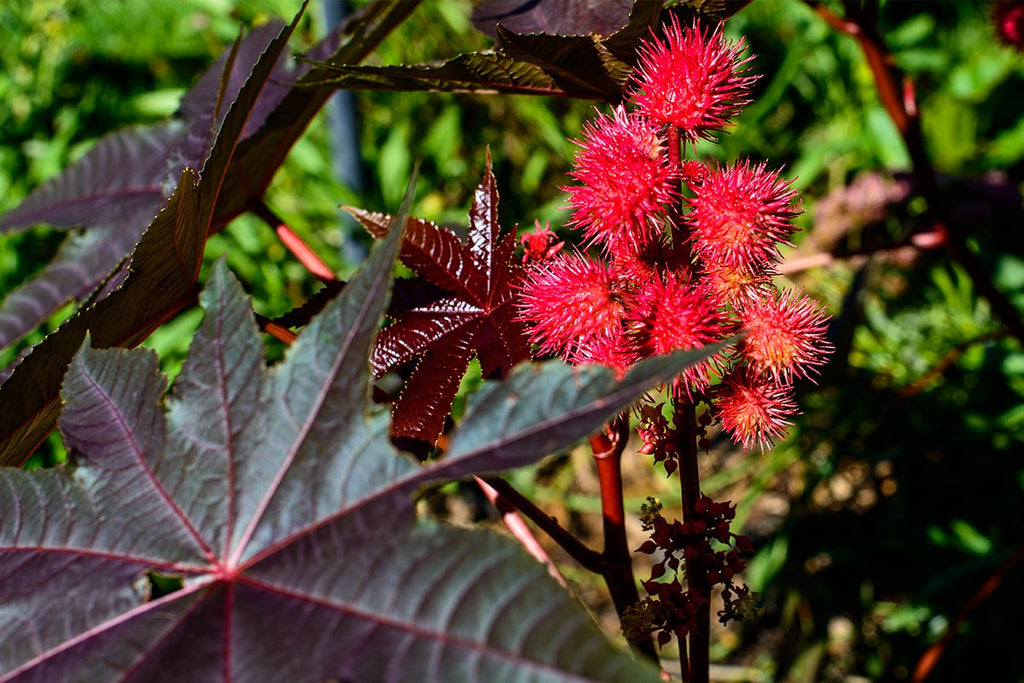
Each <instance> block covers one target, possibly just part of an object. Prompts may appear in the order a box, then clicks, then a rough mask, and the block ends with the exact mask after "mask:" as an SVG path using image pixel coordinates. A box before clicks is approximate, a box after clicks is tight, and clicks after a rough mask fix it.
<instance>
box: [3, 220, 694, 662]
mask: <svg viewBox="0 0 1024 683" xmlns="http://www.w3.org/2000/svg"><path fill="white" fill-rule="evenodd" d="M398 220H400V219H398ZM400 239H401V230H394V231H393V234H392V235H390V236H389V238H388V239H386V240H384V241H383V242H382V243H381V244H380V245H378V247H377V248H376V249H375V250H374V251H373V253H372V254H371V256H370V258H369V259H368V261H367V262H366V263H365V264H364V266H363V267H362V268H361V269H360V271H359V273H358V274H357V275H356V276H355V277H354V278H353V279H352V281H350V282H349V284H348V285H347V286H346V287H345V288H344V290H343V291H342V293H341V294H340V295H339V296H338V297H337V298H336V299H335V300H333V301H332V302H331V303H329V304H328V305H327V306H326V307H325V309H324V310H323V312H322V313H321V314H320V315H319V316H317V317H316V318H315V319H314V320H313V321H312V322H311V323H310V324H309V325H308V326H307V327H306V328H305V329H304V330H303V331H302V332H301V333H300V335H299V338H298V339H297V341H296V342H295V344H294V345H293V346H292V347H291V348H290V350H289V352H288V354H287V355H286V358H285V360H284V361H283V362H282V363H281V364H279V365H277V366H275V367H273V368H271V369H269V370H267V369H266V368H265V367H264V362H263V358H262V353H261V349H260V342H259V333H258V331H257V328H256V325H255V323H254V321H253V317H252V314H251V309H250V307H249V304H248V302H247V300H246V298H245V296H244V294H243V293H242V289H241V286H240V285H239V284H238V282H237V281H236V280H234V278H233V277H232V276H231V275H230V274H229V273H228V271H227V269H226V267H225V266H224V263H223V261H221V262H219V263H218V264H217V266H216V267H215V268H214V271H213V273H212V275H211V277H210V280H209V282H208V285H207V287H206V289H205V291H204V292H203V294H202V297H201V298H202V304H203V306H204V308H205V309H206V317H205V319H204V321H203V323H202V325H201V327H200V329H199V331H198V332H197V334H196V337H195V339H194V340H193V343H192V348H191V351H190V354H189V357H188V359H187V361H186V363H185V366H184V368H183V369H182V373H181V375H180V376H179V379H178V381H177V384H176V386H175V388H174V390H173V392H172V394H171V395H170V397H167V398H166V399H163V402H164V404H165V405H161V399H162V395H163V393H164V387H165V382H164V380H163V378H161V377H160V375H159V374H158V372H157V368H156V358H155V356H154V355H153V354H152V353H151V352H148V351H142V350H123V349H111V350H94V349H92V348H90V347H89V346H88V344H86V345H83V348H82V350H81V351H80V353H79V354H78V355H77V356H76V358H75V360H74V361H73V363H72V365H71V368H70V370H69V372H68V374H67V377H66V379H65V382H64V389H63V399H64V403H65V408H64V412H63V415H62V417H61V430H62V433H63V434H64V438H65V441H66V443H67V445H68V447H69V449H70V450H71V462H70V463H69V464H68V465H65V466H62V467H59V468H56V469H53V470H36V471H31V472H26V471H22V470H17V469H2V470H0V518H2V519H3V520H4V523H3V525H0V567H2V568H3V569H2V570H0V604H3V605H4V609H3V610H0V636H2V637H0V680H3V681H54V680H77V679H88V680H131V681H136V680H137V681H147V682H148V681H154V682H159V681H182V680H188V681H254V680H258V681H306V680H326V679H332V680H351V681H363V680H382V681H452V680H460V681H461V680H466V681H495V680H501V681H512V680H550V681H596V680H601V681H642V680H650V681H655V680H657V679H658V677H657V671H656V670H655V669H654V668H653V667H650V665H648V664H645V663H641V662H637V661H634V660H633V659H632V658H631V657H630V656H629V655H628V654H627V653H625V652H622V651H618V650H616V649H615V648H614V647H612V646H611V644H610V643H608V642H607V641H606V640H605V639H604V637H603V636H601V635H600V633H599V632H598V631H597V629H596V627H595V626H594V624H593V623H592V622H591V620H590V618H589V617H588V616H587V614H586V613H585V611H584V610H583V609H582V608H581V606H580V605H578V604H577V603H575V602H574V601H573V600H572V599H571V598H570V597H569V596H568V595H567V594H566V593H565V592H564V591H563V590H562V589H561V588H560V587H559V586H558V585H557V584H556V583H555V582H553V581H552V580H551V578H550V577H549V576H548V575H547V572H546V570H545V568H544V567H543V566H542V565H540V564H538V563H536V562H535V561H534V560H532V559H531V558H529V557H528V556H526V555H525V553H524V552H523V551H522V550H521V549H520V548H519V547H518V546H517V545H516V544H514V543H513V542H512V541H510V540H508V539H504V538H501V537H498V536H496V535H493V534H491V533H489V532H484V531H471V530H465V529H456V528H450V527H447V526H443V525H439V524H437V523H431V522H423V521H417V520H416V517H415V513H414V504H413V494H414V492H415V491H416V490H418V489H419V488H420V487H422V486H423V485H424V484H425V483H427V482H429V481H432V480H435V479H439V478H447V477H448V476H449V475H451V474H455V473H458V474H463V473H468V472H475V471H487V470H494V469H499V468H505V467H509V466H514V465H519V464H523V463H526V462H531V461H535V460H537V459H538V458H540V457H541V456H543V455H544V454H545V453H546V451H545V450H543V449H546V448H552V449H557V448H562V447H565V446H567V445H569V444H570V443H572V442H573V441H574V440H576V439H578V438H579V437H580V436H581V435H583V434H585V433H587V432H588V431H590V430H592V429H595V428H596V427H597V426H599V425H600V424H601V422H602V421H603V420H604V419H606V418H607V417H608V416H609V414H611V413H614V412H615V411H617V410H619V409H621V408H622V407H623V406H624V405H627V404H628V403H630V402H632V401H633V400H635V398H636V397H637V395H639V393H640V392H642V391H643V390H645V389H647V388H650V387H651V386H652V385H653V384H655V383H657V382H659V381H664V380H666V379H668V378H669V377H671V376H672V375H673V374H675V373H676V372H678V371H679V370H681V369H682V368H684V367H685V366H686V365H687V362H688V361H691V360H693V358H692V356H694V355H695V354H691V357H690V358H687V359H683V360H681V359H680V358H678V357H672V358H669V359H655V360H657V361H660V363H661V365H660V366H659V367H658V368H657V369H656V370H652V369H651V368H652V367H653V366H650V365H644V364H641V365H640V366H638V368H647V370H645V371H642V372H646V374H645V375H644V376H643V378H641V379H637V378H636V377H634V379H632V380H629V378H628V377H627V380H625V381H623V382H617V381H615V380H614V378H613V377H612V375H611V373H610V372H609V371H607V370H603V369H599V368H588V369H584V370H578V369H572V368H566V367H565V366H562V365H560V364H558V363H549V364H546V365H543V366H540V367H538V368H536V369H535V370H533V371H523V372H519V373H516V374H515V375H514V376H513V378H512V380H510V382H509V383H497V384H495V385H493V388H491V389H490V390H489V398H488V400H487V401H486V404H487V405H490V406H491V408H486V407H484V408H481V407H480V406H477V407H476V408H473V409H471V412H470V414H471V415H474V414H475V415H477V417H470V418H468V419H467V422H466V424H465V425H463V427H462V429H460V430H459V432H457V433H456V436H455V442H453V443H457V444H461V445H459V446H458V448H456V449H453V451H452V452H451V454H450V457H449V458H447V459H446V460H444V461H442V462H440V463H438V464H436V465H433V466H431V467H429V468H423V467H420V466H418V465H417V464H415V463H414V462H413V461H412V460H411V459H409V458H407V457H405V456H402V455H399V454H398V453H397V452H396V451H394V450H393V448H392V447H391V445H390V441H389V439H388V435H387V426H388V425H387V419H386V417H385V416H383V415H381V414H379V413H377V414H369V413H368V409H369V396H368V388H369V379H370V370H369V366H368V362H367V357H368V355H369V352H370V347H371V345H372V341H373V336H374V334H375V331H376V329H377V327H378V324H379V320H380V317H381V315H382V314H383V311H384V307H385V303H386V299H387V293H388V289H389V286H390V277H391V270H392V268H391V263H392V259H393V258H394V256H395V254H396V252H397V249H398V244H399V241H400ZM648 363H649V362H648ZM567 373H568V374H567ZM556 385H557V386H556ZM481 410H482V411H483V412H479V411H481ZM489 410H496V411H497V412H488V411H489ZM537 411H546V414H545V421H544V422H543V423H542V424H541V425H540V426H538V425H536V424H531V423H529V420H530V419H532V418H531V416H533V415H535V414H537ZM478 422H486V423H487V424H486V425H483V424H478V425H476V426H475V427H474V424H476V423H478ZM461 433H465V434H466V435H467V436H466V437H464V438H463V437H460V436H459V434H461ZM543 433H547V436H544V435H543ZM492 453H493V457H492V456H491V455H489V454H492ZM150 572H156V573H159V574H161V575H164V576H179V577H181V578H182V584H181V588H179V589H178V590H176V591H174V592H171V593H169V594H167V595H165V596H163V597H160V598H158V599H152V598H151V597H150V591H149V586H150V581H149V579H148V576H149V573H150Z"/></svg>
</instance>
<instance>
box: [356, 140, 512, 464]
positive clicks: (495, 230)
mask: <svg viewBox="0 0 1024 683" xmlns="http://www.w3.org/2000/svg"><path fill="white" fill-rule="evenodd" d="M347 210H348V212H349V213H351V214H352V215H353V216H354V217H355V218H356V219H357V220H358V221H359V222H360V223H362V224H363V225H364V226H365V227H366V229H367V230H369V232H370V233H371V234H372V235H374V236H375V237H378V238H380V237H382V236H384V235H385V234H387V229H388V228H387V226H388V225H389V224H390V223H391V217H390V216H387V215H385V214H380V213H373V212H369V211H364V210H362V209H353V208H347ZM497 210H498V190H497V186H496V184H495V180H494V175H493V173H491V160H490V153H489V152H488V156H487V169H486V171H485V172H484V178H483V181H482V182H481V184H480V186H479V187H478V188H477V190H476V193H475V195H474V198H473V204H472V207H471V208H470V212H469V231H468V233H467V236H466V241H462V240H460V239H459V238H458V237H457V236H456V235H455V233H453V232H452V231H451V230H448V229H446V228H442V227H439V226H437V225H435V224H433V223H430V222H428V221H424V220H420V219H416V218H410V219H408V220H407V221H406V237H405V241H404V242H403V243H402V249H401V251H400V253H399V258H400V259H401V260H402V262H403V263H404V264H405V265H407V266H408V267H409V268H411V269H413V270H415V271H416V273H417V274H418V275H419V277H418V278H417V279H416V280H413V283H412V284H413V286H415V283H417V282H421V283H422V284H423V285H425V286H427V287H426V288H427V289H428V290H430V291H432V292H434V293H436V292H438V291H440V292H444V293H446V295H444V296H430V297H426V298H425V299H424V300H422V301H410V302H407V303H408V305H405V306H392V308H391V310H390V311H389V316H390V317H391V318H392V320H393V322H392V324H391V325H389V326H388V327H386V328H384V330H382V331H381V334H380V336H379V337H378V339H377V344H376V345H375V346H374V351H373V356H372V363H373V369H374V372H375V373H376V374H377V375H378V376H380V375H383V374H385V373H387V372H389V371H391V370H394V369H395V368H397V367H398V366H399V365H401V364H403V363H405V362H407V361H410V360H413V359H416V361H417V363H416V368H415V370H414V371H413V373H412V375H411V376H410V377H409V379H408V381H407V382H406V385H405V387H404V389H403V391H402V394H401V396H400V397H399V398H398V400H397V401H396V402H395V407H394V423H393V426H392V433H393V434H394V436H395V437H396V438H401V439H415V440H418V441H421V442H425V443H427V444H433V442H434V441H435V440H436V438H437V435H438V434H440V432H441V430H442V428H443V426H444V421H445V418H446V417H447V416H448V413H449V412H450V411H451V407H452V401H453V400H454V398H455V394H456V392H457V390H458V388H459V381H460V380H461V378H462V375H463V374H464V373H465V371H466V367H467V365H468V364H469V361H470V359H471V358H472V356H473V355H476V356H477V357H478V358H479V360H480V364H481V367H482V369H483V373H484V376H485V377H504V376H505V375H506V374H508V372H509V370H511V368H512V367H513V366H514V365H515V364H516V363H519V362H522V361H524V360H527V359H529V358H530V346H529V343H528V341H527V339H526V336H525V332H524V327H523V324H522V323H521V322H520V321H519V320H518V319H517V317H516V315H515V310H514V305H513V304H514V296H515V288H516V284H517V282H518V278H519V277H520V275H521V271H520V268H519V266H518V264H516V263H515V262H514V261H513V259H512V255H513V254H512V252H513V250H514V249H515V231H514V230H513V231H512V232H510V233H509V234H507V235H505V236H502V235H501V227H500V226H499V224H498V213H497Z"/></svg>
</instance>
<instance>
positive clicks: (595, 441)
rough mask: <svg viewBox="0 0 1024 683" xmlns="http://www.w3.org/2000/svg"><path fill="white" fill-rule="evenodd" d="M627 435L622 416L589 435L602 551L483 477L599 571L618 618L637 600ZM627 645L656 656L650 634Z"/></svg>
mask: <svg viewBox="0 0 1024 683" xmlns="http://www.w3.org/2000/svg"><path fill="white" fill-rule="evenodd" d="M628 440H629V421H628V419H625V417H624V416H620V419H618V420H616V421H615V422H613V424H612V426H611V428H610V430H609V433H608V434H607V435H606V434H603V433H602V434H597V435H595V436H593V437H591V439H590V445H591V448H592V449H593V452H594V462H595V464H596V466H597V474H598V480H599V481H600V486H601V509H602V514H603V518H604V552H601V553H599V552H597V551H595V550H592V549H591V548H588V547H587V546H586V545H584V544H583V543H582V542H580V540H579V539H577V538H576V537H575V536H573V535H572V534H570V533H569V532H568V531H566V530H565V529H563V528H562V527H561V526H560V525H559V524H558V521H557V520H555V519H554V518H553V517H549V516H548V515H547V514H545V513H544V512H543V511H542V510H540V509H539V508H538V507H537V506H536V505H534V504H533V502H532V501H530V500H529V499H528V498H526V497H525V496H524V495H523V494H521V493H519V492H518V491H516V490H515V489H514V488H513V487H512V485H511V484H509V483H508V482H507V481H505V480H504V479H501V478H500V477H483V478H482V480H483V481H484V482H485V483H486V484H487V485H489V486H491V487H492V488H493V489H494V490H495V491H497V492H498V494H499V495H501V497H502V498H504V499H505V501H506V502H507V503H508V504H509V505H511V506H512V507H514V508H515V509H516V510H518V511H519V512H520V513H521V514H523V515H524V516H525V517H527V518H528V519H529V520H530V521H532V522H533V523H534V524H536V525H537V526H538V527H539V528H540V529H541V530H542V531H543V532H544V533H546V534H547V535H548V536H549V537H550V538H551V540H553V541H554V542H555V543H557V544H558V545H559V546H561V547H562V549H563V550H565V551H566V552H567V553H568V554H569V556H570V557H572V558H573V559H574V560H576V561H577V562H578V563H579V564H580V565H581V566H582V567H583V568H584V569H587V570H589V571H592V572H594V573H595V574H600V575H601V578H602V579H604V582H605V585H607V586H608V592H609V594H610V595H611V598H612V604H614V605H615V610H616V612H617V613H618V615H619V617H620V618H621V617H622V615H623V614H624V613H625V611H626V609H627V608H628V607H629V606H630V605H633V604H635V603H637V602H639V600H640V595H639V593H638V591H637V588H636V581H635V580H634V577H633V563H632V555H631V553H630V551H629V545H628V542H627V539H626V524H625V522H626V513H625V506H624V504H623V493H622V469H621V464H622V453H623V451H624V450H625V448H626V443H627V442H628ZM632 646H633V647H634V648H635V649H636V651H637V652H639V653H640V654H641V655H643V656H644V657H647V658H649V659H650V660H651V661H654V662H657V661H658V653H657V651H656V650H655V647H654V641H653V640H651V639H650V638H647V639H645V640H641V641H638V642H634V643H632Z"/></svg>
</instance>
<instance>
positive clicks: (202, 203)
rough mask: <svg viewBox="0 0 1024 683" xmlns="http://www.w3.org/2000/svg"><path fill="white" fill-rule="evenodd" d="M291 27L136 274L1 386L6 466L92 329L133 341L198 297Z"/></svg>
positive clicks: (164, 213) (28, 442)
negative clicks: (222, 210)
mask: <svg viewBox="0 0 1024 683" xmlns="http://www.w3.org/2000/svg"><path fill="white" fill-rule="evenodd" d="M295 21H298V17H296V20H295ZM293 28H294V22H293V24H292V25H290V26H288V27H287V28H285V29H284V30H283V31H281V32H280V33H279V34H278V36H277V37H276V38H275V39H274V40H273V41H271V43H270V45H268V46H267V48H266V49H265V50H264V51H263V52H262V53H261V56H260V59H259V61H258V62H257V64H256V66H255V67H254V68H253V72H252V75H251V77H250V78H249V79H248V80H247V81H246V83H245V85H244V86H243V87H242V89H241V90H240V91H239V93H238V95H237V96H236V97H235V99H234V100H233V101H232V102H231V104H230V106H229V107H228V111H227V114H226V115H225V116H224V118H223V120H222V122H221V125H220V128H219V129H218V131H217V135H216V140H215V142H214V145H213V147H212V149H211V151H210V155H209V157H208V158H207V159H206V161H205V163H204V164H203V169H202V171H201V174H200V175H199V176H198V177H197V175H196V174H195V172H193V171H192V170H191V169H186V170H185V171H184V172H183V173H182V175H181V179H180V180H179V181H178V184H177V186H176V188H175V191H174V194H173V195H172V196H171V198H170V199H169V200H168V202H167V204H166V205H165V206H164V207H163V209H162V210H161V212H160V213H159V214H158V215H157V217H156V219H155V220H154V221H153V222H152V224H151V225H150V227H149V228H148V229H147V230H146V232H145V233H144V234H143V236H142V238H141V239H140V240H139V242H138V244H137V245H136V247H135V249H134V250H133V251H132V256H131V270H130V272H128V273H127V274H123V273H121V274H118V276H117V277H116V278H115V281H120V282H121V283H122V284H121V285H120V286H119V287H117V288H115V289H113V290H112V291H110V292H109V296H107V297H106V298H105V299H103V300H101V301H98V302H96V303H94V304H92V305H90V306H87V307H84V308H82V309H80V310H79V311H78V312H77V313H76V314H75V315H73V316H72V317H71V318H69V319H68V320H67V321H65V322H64V323H63V324H62V325H61V326H60V328H58V329H57V331H55V332H54V333H52V334H51V335H49V336H48V337H46V338H45V339H44V340H43V341H42V342H40V343H39V344H38V345H36V346H35V347H33V348H32V351H31V353H29V354H28V355H27V356H24V357H23V358H22V359H21V360H20V362H19V363H18V365H17V366H16V367H15V369H14V372H13V373H12V374H11V375H10V377H9V378H8V379H7V380H6V381H5V382H4V383H3V384H2V385H0V464H18V463H20V462H22V461H24V459H25V458H27V457H28V455H29V454H30V453H31V452H32V451H33V450H34V449H35V447H36V446H37V445H38V443H39V442H40V441H41V440H42V439H43V438H44V437H45V436H46V434H48V433H49V431H50V430H51V429H52V427H53V424H54V422H55V420H56V417H57V412H58V410H59V391H60V382H61V377H63V376H64V373H65V371H66V370H67V367H68V363H69V362H70V360H71V358H72V356H73V355H74V353H75V351H76V350H77V349H78V347H79V346H80V345H81V343H82V339H83V338H84V337H85V335H86V333H87V332H88V333H90V334H91V335H92V338H93V340H94V342H95V343H96V345H97V346H100V347H111V346H134V345H135V344H137V343H139V342H140V341H141V340H142V339H145V338H146V337H147V336H148V335H149V334H150V332H152V330H153V329H155V328H156V327H157V326H159V325H160V324H162V323H163V322H164V321H165V320H167V319H168V318H169V317H171V316H172V315H173V314H174V313H176V312H178V311H180V310H181V309H182V308H184V307H186V306H188V305H191V304H193V303H194V302H195V284H196V281H197V279H198V277H199V269H200V266H201V264H202V257H203V247H204V245H205V243H206V237H207V235H208V233H209V230H210V225H211V222H212V220H213V216H214V211H215V208H216V205H217V200H218V197H219V194H220V191H221V188H222V181H223V178H224V174H225V173H226V170H227V168H228V164H229V163H230V161H231V159H232V155H233V154H234V150H235V149H236V146H237V141H238V136H239V135H241V132H242V130H243V128H244V126H245V122H246V121H247V120H248V117H249V115H250V113H251V110H252V107H253V106H254V105H255V102H256V100H257V98H258V97H259V94H260V92H261V90H262V88H263V86H264V84H265V83H266V78H267V76H268V74H269V73H271V70H272V68H273V66H274V64H275V63H276V62H277V59H278V57H279V56H280V55H281V53H282V52H283V50H284V48H285V45H286V44H287V41H288V38H289V37H290V36H291V32H292V30H293ZM122 277H123V280H122ZM105 289H106V288H105Z"/></svg>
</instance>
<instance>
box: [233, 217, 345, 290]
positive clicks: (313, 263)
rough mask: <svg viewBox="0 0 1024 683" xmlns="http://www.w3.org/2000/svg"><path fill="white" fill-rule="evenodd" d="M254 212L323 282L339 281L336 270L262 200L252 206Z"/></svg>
mask: <svg viewBox="0 0 1024 683" xmlns="http://www.w3.org/2000/svg"><path fill="white" fill-rule="evenodd" d="M252 212H253V213H254V214H256V215H257V216H258V217H259V218H260V220H262V221H263V222H264V223H266V224H267V225H269V226H270V227H272V228H273V229H274V232H276V233H277V237H278V239H280V240H281V243H282V244H284V246H285V247H286V248H287V249H288V251H290V252H292V254H294V255H295V258H297V259H299V262H300V263H302V265H304V266H305V267H306V269H307V270H308V271H309V272H311V273H312V274H313V275H315V276H316V277H318V278H319V279H320V280H321V281H323V282H328V283H330V282H337V281H338V278H337V276H335V274H334V271H332V270H331V269H330V267H328V265H327V264H326V263H324V262H323V261H322V260H321V259H320V257H319V256H317V254H316V252H315V251H313V249H312V248H311V247H310V246H309V245H308V244H306V243H305V242H304V241H303V239H302V238H301V237H299V236H298V235H297V234H295V231H294V230H292V229H291V228H289V227H288V224H287V223H285V222H284V220H283V219H281V218H280V217H279V216H278V215H277V214H275V213H274V212H273V211H271V210H270V207H268V206H267V205H266V204H264V203H263V202H262V201H261V202H259V203H258V204H256V205H255V206H253V207H252Z"/></svg>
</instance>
